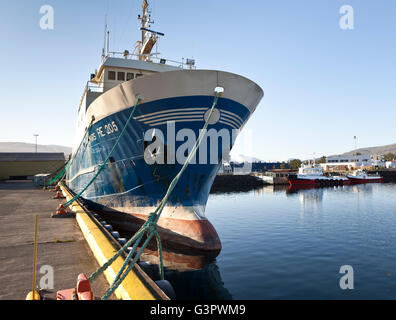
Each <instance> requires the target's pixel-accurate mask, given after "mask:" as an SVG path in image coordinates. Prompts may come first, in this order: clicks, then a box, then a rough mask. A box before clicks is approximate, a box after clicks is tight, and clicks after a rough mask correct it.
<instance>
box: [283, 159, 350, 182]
mask: <svg viewBox="0 0 396 320" xmlns="http://www.w3.org/2000/svg"><path fill="white" fill-rule="evenodd" d="M288 180H289V184H290V186H291V187H327V186H342V185H348V184H349V183H350V181H349V179H348V178H347V177H341V176H325V175H324V174H323V171H322V167H321V165H320V164H315V163H313V164H302V165H301V167H300V168H299V169H298V173H297V174H290V175H289V177H288Z"/></svg>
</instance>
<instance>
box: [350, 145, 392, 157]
mask: <svg viewBox="0 0 396 320" xmlns="http://www.w3.org/2000/svg"><path fill="white" fill-rule="evenodd" d="M357 152H359V153H361V154H367V153H369V154H371V155H377V154H386V153H395V154H396V143H394V144H388V145H385V146H379V147H368V148H359V149H356V150H352V151H349V152H345V153H343V155H346V156H348V155H353V154H356V153H357Z"/></svg>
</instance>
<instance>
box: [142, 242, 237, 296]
mask: <svg viewBox="0 0 396 320" xmlns="http://www.w3.org/2000/svg"><path fill="white" fill-rule="evenodd" d="M162 254H163V257H162V258H163V263H164V271H165V279H166V280H168V281H169V282H170V283H171V284H172V286H173V288H174V290H175V293H176V297H177V299H178V300H193V299H215V300H225V299H232V295H231V294H230V292H229V291H228V290H227V289H226V288H225V287H224V282H223V280H222V278H221V275H220V270H219V267H218V266H217V264H216V258H215V257H214V256H213V255H207V254H191V253H187V252H181V251H178V252H177V251H174V250H171V249H169V248H167V247H166V244H165V246H164V250H163V252H162ZM140 261H141V263H140V265H141V267H142V268H143V269H144V270H145V271H146V273H147V274H148V275H149V276H150V277H151V278H153V279H154V280H158V279H159V274H158V252H157V250H156V248H154V247H153V246H151V247H150V248H149V249H146V250H145V252H144V253H143V254H142V256H141V258H140ZM142 262H143V263H142Z"/></svg>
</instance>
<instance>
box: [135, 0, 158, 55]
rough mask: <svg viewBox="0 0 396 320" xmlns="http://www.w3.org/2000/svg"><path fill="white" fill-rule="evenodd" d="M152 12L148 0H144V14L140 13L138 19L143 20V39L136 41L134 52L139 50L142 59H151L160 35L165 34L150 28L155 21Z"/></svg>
mask: <svg viewBox="0 0 396 320" xmlns="http://www.w3.org/2000/svg"><path fill="white" fill-rule="evenodd" d="M150 13H151V12H150V10H149V4H148V2H147V0H143V4H142V15H138V20H140V21H141V27H140V31H141V32H142V40H141V41H138V42H137V43H136V46H135V50H134V52H136V51H137V52H138V59H139V60H141V61H151V56H152V54H151V50H152V49H153V47H154V45H155V44H156V43H157V42H158V38H159V36H164V34H163V33H161V32H157V31H153V30H150V29H149V28H151V24H152V23H154V21H153V20H151V15H150Z"/></svg>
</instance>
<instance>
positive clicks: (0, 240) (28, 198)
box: [0, 181, 109, 300]
mask: <svg viewBox="0 0 396 320" xmlns="http://www.w3.org/2000/svg"><path fill="white" fill-rule="evenodd" d="M54 196H55V193H54V192H50V191H43V190H42V189H40V188H38V187H36V186H35V185H34V184H33V182H32V181H0V284H1V286H0V300H20V299H25V297H26V295H27V293H28V292H29V291H31V287H32V270H33V248H34V245H33V244H34V222H35V215H36V214H38V215H39V225H38V249H37V285H39V284H40V279H41V278H42V277H43V276H45V275H46V272H47V271H45V273H40V268H42V267H43V266H51V267H52V268H53V270H54V289H53V290H50V292H49V293H48V294H46V296H47V297H48V298H52V299H53V298H55V296H56V291H57V290H61V289H68V288H72V287H74V286H75V285H76V281H77V276H78V274H80V273H86V274H87V275H89V274H91V273H92V272H93V271H95V270H96V269H97V268H98V267H99V265H98V263H97V262H96V260H95V258H94V256H93V255H92V253H91V251H90V248H89V247H88V245H87V243H86V242H85V239H84V237H83V235H82V233H81V231H80V229H79V227H78V225H77V223H76V220H75V218H63V219H53V218H51V214H52V213H54V212H55V210H56V207H57V206H58V204H59V203H60V201H65V200H55V199H53V197H54ZM43 271H44V270H43ZM43 281H44V280H43ZM108 286H109V285H108V283H107V281H106V280H105V278H104V276H103V275H101V276H100V277H99V278H98V279H97V280H96V281H95V282H94V283H93V284H92V289H93V292H94V294H95V297H101V296H103V294H104V293H105V291H106V289H107V288H108ZM39 287H40V286H39Z"/></svg>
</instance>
